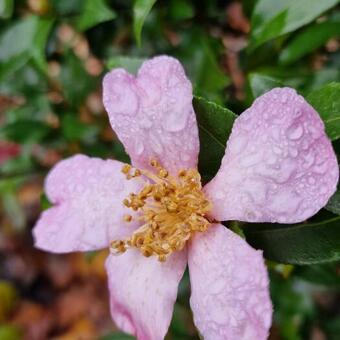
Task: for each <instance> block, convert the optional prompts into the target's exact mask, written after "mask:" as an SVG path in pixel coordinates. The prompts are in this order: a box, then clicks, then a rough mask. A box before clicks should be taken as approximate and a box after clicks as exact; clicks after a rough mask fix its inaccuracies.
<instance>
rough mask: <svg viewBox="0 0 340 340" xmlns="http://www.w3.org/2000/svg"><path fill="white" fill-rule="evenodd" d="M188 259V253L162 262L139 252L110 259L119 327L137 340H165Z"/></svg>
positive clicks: (108, 266) (108, 265) (112, 296)
mask: <svg viewBox="0 0 340 340" xmlns="http://www.w3.org/2000/svg"><path fill="white" fill-rule="evenodd" d="M186 260H187V256H186V251H185V252H181V253H175V254H173V255H171V256H170V257H169V258H168V259H167V261H166V262H163V263H161V262H159V261H158V259H157V258H156V257H155V256H151V257H149V258H146V257H144V256H142V255H141V254H140V253H139V252H138V251H137V250H128V251H127V252H126V253H124V254H122V255H118V256H113V255H111V256H109V257H108V259H107V261H106V270H107V272H108V276H109V289H110V306H111V314H112V318H113V320H114V321H115V323H116V325H117V326H118V327H119V328H120V329H121V330H123V331H124V332H126V333H129V334H132V335H135V336H136V337H137V339H138V340H162V339H164V337H165V335H166V333H167V331H168V328H169V324H170V321H171V318H172V312H173V306H174V303H175V301H176V297H177V288H178V284H179V281H180V280H181V278H182V275H183V273H184V270H185V267H186Z"/></svg>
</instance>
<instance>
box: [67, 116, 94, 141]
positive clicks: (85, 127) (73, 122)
mask: <svg viewBox="0 0 340 340" xmlns="http://www.w3.org/2000/svg"><path fill="white" fill-rule="evenodd" d="M61 129H62V133H63V135H64V137H65V138H66V139H68V140H70V141H81V140H83V141H85V142H86V143H88V142H91V141H92V142H94V141H95V138H96V136H97V134H98V127H97V126H95V125H92V124H91V125H90V124H85V123H83V122H81V121H80V120H79V119H78V118H77V116H75V115H74V114H66V115H65V116H64V117H63V119H62V121H61Z"/></svg>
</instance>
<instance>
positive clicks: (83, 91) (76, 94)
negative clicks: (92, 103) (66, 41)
mask: <svg viewBox="0 0 340 340" xmlns="http://www.w3.org/2000/svg"><path fill="white" fill-rule="evenodd" d="M60 80H61V82H62V85H63V91H64V94H65V97H66V99H67V101H68V102H69V103H70V104H71V105H73V106H77V105H79V104H80V103H82V102H83V101H84V100H85V98H86V96H87V95H88V94H89V93H90V92H91V91H92V90H93V88H94V87H95V86H96V82H95V79H94V78H93V77H91V76H90V75H89V74H88V73H87V72H86V70H85V68H84V65H83V62H82V60H80V59H79V58H78V57H77V56H75V54H74V53H73V52H71V51H69V52H68V54H67V55H66V60H65V63H64V64H63V68H62V69H61V73H60Z"/></svg>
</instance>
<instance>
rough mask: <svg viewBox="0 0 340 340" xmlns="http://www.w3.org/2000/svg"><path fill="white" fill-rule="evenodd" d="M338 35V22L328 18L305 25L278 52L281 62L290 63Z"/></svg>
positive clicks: (339, 32)
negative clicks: (304, 27) (317, 22)
mask: <svg viewBox="0 0 340 340" xmlns="http://www.w3.org/2000/svg"><path fill="white" fill-rule="evenodd" d="M339 35H340V22H339V21H332V20H328V21H325V22H322V23H320V24H315V25H312V26H309V27H307V28H306V29H305V30H303V31H302V32H301V33H300V34H298V35H297V36H296V37H295V38H294V39H293V40H292V41H291V42H290V43H289V44H288V46H287V47H285V48H284V49H283V50H282V52H281V54H280V59H279V61H280V63H281V64H286V65H288V64H291V63H294V62H295V61H297V60H299V59H301V58H302V57H303V56H305V55H306V54H308V53H310V52H312V51H314V50H315V49H317V48H319V47H320V46H322V45H324V44H325V42H326V41H327V40H329V39H330V38H332V37H335V36H339Z"/></svg>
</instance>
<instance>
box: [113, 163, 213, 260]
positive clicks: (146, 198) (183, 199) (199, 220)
mask: <svg viewBox="0 0 340 340" xmlns="http://www.w3.org/2000/svg"><path fill="white" fill-rule="evenodd" d="M150 165H151V166H152V167H153V168H154V170H153V171H150V170H139V169H134V171H131V169H132V167H131V166H130V165H128V164H127V165H125V166H124V167H123V169H122V172H123V173H124V174H125V175H126V177H127V178H128V179H129V178H133V177H137V176H141V175H143V177H142V178H141V180H142V181H144V183H145V185H144V186H143V187H142V189H141V190H140V192H139V193H130V194H129V196H128V198H126V199H125V200H124V201H123V204H124V205H125V206H126V207H128V208H130V209H132V210H134V211H136V212H137V213H138V216H137V217H136V220H138V221H140V222H141V226H140V227H139V228H138V229H137V230H135V231H134V232H133V234H132V235H131V237H130V238H128V239H125V240H120V241H114V242H112V244H111V248H112V251H113V252H114V253H117V252H118V253H119V252H121V253H123V252H125V251H126V250H127V249H128V248H137V249H138V250H139V251H140V252H141V253H142V254H143V255H144V256H146V257H149V256H157V258H158V260H159V261H161V262H164V261H166V259H167V258H168V256H169V255H171V254H172V253H173V252H175V251H181V250H182V249H183V248H184V247H185V245H186V243H187V241H188V240H190V238H191V237H192V235H193V234H194V233H196V232H205V231H206V230H207V229H208V227H209V226H210V221H209V220H208V219H207V217H206V214H207V212H208V211H210V210H211V204H210V202H209V201H208V200H207V199H206V197H205V195H204V192H203V191H202V185H201V177H200V175H199V173H198V171H197V170H196V169H183V170H181V171H179V172H178V173H177V176H173V175H172V174H169V172H168V171H167V170H166V169H164V168H163V167H162V166H160V164H159V163H158V161H156V160H151V161H150ZM123 219H124V221H126V222H130V221H131V220H132V219H133V218H132V215H124V217H123Z"/></svg>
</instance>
